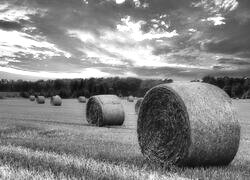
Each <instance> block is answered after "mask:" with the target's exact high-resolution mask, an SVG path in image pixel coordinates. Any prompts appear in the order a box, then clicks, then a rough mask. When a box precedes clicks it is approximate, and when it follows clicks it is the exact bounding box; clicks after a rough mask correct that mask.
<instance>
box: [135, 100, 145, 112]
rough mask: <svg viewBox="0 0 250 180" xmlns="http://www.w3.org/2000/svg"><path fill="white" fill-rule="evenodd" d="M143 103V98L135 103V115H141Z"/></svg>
mask: <svg viewBox="0 0 250 180" xmlns="http://www.w3.org/2000/svg"><path fill="white" fill-rule="evenodd" d="M142 101H143V98H139V99H138V100H137V101H136V103H135V113H136V114H139V110H140V106H141V103H142Z"/></svg>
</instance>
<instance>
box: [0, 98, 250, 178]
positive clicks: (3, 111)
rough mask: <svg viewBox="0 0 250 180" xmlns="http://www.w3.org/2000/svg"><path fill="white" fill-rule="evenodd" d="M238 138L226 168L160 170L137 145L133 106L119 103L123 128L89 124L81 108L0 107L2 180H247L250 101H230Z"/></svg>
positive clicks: (12, 103)
mask: <svg viewBox="0 0 250 180" xmlns="http://www.w3.org/2000/svg"><path fill="white" fill-rule="evenodd" d="M233 103H234V105H235V108H236V109H237V111H238V114H239V119H240V124H241V126H242V131H241V132H242V135H241V143H240V148H239V151H238V154H237V157H236V158H235V160H234V161H233V162H232V163H231V164H230V165H229V166H226V167H207V168H202V167H200V168H178V167H169V168H167V169H166V168H165V169H163V168H160V167H154V166H152V165H150V164H148V163H147V161H146V160H145V159H144V158H143V157H142V155H141V153H140V149H139V146H138V143H137V135H136V118H137V116H136V114H135V111H134V104H135V102H127V101H125V100H124V101H123V106H124V109H125V123H124V125H123V126H121V127H120V126H116V127H101V128H98V127H94V126H90V125H88V124H87V121H86V119H85V106H86V104H84V103H78V101H77V100H76V99H69V100H63V103H62V106H51V105H50V104H49V100H48V99H47V100H46V103H45V104H36V102H30V101H29V100H26V99H4V100H1V101H0V121H1V126H0V136H1V139H0V141H1V142H0V143H1V145H0V178H6V179H16V178H19V179H25V178H27V179H30V178H33V179H58V178H59V179H66V178H72V179H84V178H86V179H167V178H168V179H179V178H180V179H181V178H191V179H197V178H198V179H250V111H249V110H250V101H247V100H235V101H233Z"/></svg>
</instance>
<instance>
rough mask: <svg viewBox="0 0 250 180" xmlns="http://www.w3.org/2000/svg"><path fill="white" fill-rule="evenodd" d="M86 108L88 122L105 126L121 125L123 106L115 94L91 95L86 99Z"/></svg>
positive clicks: (123, 116)
mask: <svg viewBox="0 0 250 180" xmlns="http://www.w3.org/2000/svg"><path fill="white" fill-rule="evenodd" d="M86 108H87V109H86V112H87V113H86V116H87V121H88V123H89V124H94V125H96V126H105V125H122V124H123V122H124V118H125V115H124V110H123V106H122V104H121V100H120V99H119V97H117V96H116V95H98V96H92V97H91V98H90V99H89V100H88V102H87V107H86Z"/></svg>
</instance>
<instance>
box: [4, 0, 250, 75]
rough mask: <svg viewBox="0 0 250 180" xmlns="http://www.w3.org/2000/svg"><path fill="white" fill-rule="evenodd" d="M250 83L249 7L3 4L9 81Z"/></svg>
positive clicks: (71, 0)
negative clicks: (218, 79)
mask: <svg viewBox="0 0 250 180" xmlns="http://www.w3.org/2000/svg"><path fill="white" fill-rule="evenodd" d="M208 74H210V75H216V76H224V75H228V76H249V75H250V1H249V0H6V1H5V0H0V76H1V77H2V78H8V79H18V78H24V79H48V78H89V77H109V76H120V77H128V76H132V77H139V78H173V79H176V80H191V79H197V78H200V77H202V76H204V75H208Z"/></svg>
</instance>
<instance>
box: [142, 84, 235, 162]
mask: <svg viewBox="0 0 250 180" xmlns="http://www.w3.org/2000/svg"><path fill="white" fill-rule="evenodd" d="M137 133H138V141H139V145H140V148H141V151H142V153H143V155H144V156H145V157H146V158H148V159H149V160H150V161H152V162H155V163H157V164H161V165H164V166H165V165H170V164H174V165H180V166H210V165H227V164H229V163H230V162H231V161H232V160H233V158H234V157H235V155H236V153H237V151H238V147H239V141H240V125H239V122H238V120H237V118H236V114H235V110H234V108H233V107H232V102H231V99H230V97H229V96H228V95H227V94H226V93H225V92H224V91H223V90H221V89H220V88H218V87H216V86H213V85H210V84H206V83H196V82H195V83H171V84H163V85H159V86H156V87H154V88H152V89H151V90H149V91H148V92H147V93H146V95H145V96H144V99H143V101H142V104H141V107H140V111H139V116H138V122H137Z"/></svg>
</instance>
